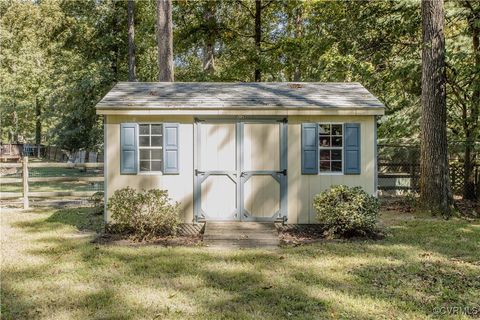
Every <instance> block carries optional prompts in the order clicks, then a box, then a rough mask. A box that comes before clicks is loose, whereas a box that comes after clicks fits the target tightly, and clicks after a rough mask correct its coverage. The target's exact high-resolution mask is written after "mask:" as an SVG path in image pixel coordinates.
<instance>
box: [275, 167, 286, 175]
mask: <svg viewBox="0 0 480 320" xmlns="http://www.w3.org/2000/svg"><path fill="white" fill-rule="evenodd" d="M277 174H283V175H284V176H286V175H287V169H283V170H282V171H277Z"/></svg>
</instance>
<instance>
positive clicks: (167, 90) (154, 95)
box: [96, 82, 384, 114]
mask: <svg viewBox="0 0 480 320" xmlns="http://www.w3.org/2000/svg"><path fill="white" fill-rule="evenodd" d="M96 108H97V113H99V114H119V113H120V114H127V112H126V111H128V114H155V113H157V114H166V113H167V112H166V111H168V113H170V114H175V113H176V114H188V113H191V114H195V113H199V112H200V111H206V112H208V111H213V112H215V111H224V112H225V111H226V112H234V111H235V110H237V111H239V112H240V111H246V110H252V111H263V112H266V111H267V112H268V110H277V111H279V112H277V113H276V114H279V113H285V112H286V111H291V112H290V114H294V113H298V112H301V111H309V110H310V111H315V110H316V111H322V110H323V111H327V112H332V111H346V112H348V111H359V110H369V111H370V113H369V114H383V112H384V105H383V104H382V103H381V102H380V101H379V100H378V99H377V98H376V97H375V96H373V95H372V94H371V93H370V92H369V91H368V90H367V89H365V87H363V86H362V85H361V84H360V83H356V82H351V83H318V82H315V83H314V82H308V83H306V82H301V83H291V82H253V83H215V82H119V83H118V84H116V85H115V86H114V87H113V88H112V90H110V91H109V92H108V93H107V95H106V96H105V97H104V98H103V99H102V100H101V101H100V102H99V103H98V104H97V106H96ZM188 110H190V111H188ZM161 111H163V113H162V112H161ZM295 111H297V112H295ZM159 112H160V113H159ZM331 114H338V112H333V113H331Z"/></svg>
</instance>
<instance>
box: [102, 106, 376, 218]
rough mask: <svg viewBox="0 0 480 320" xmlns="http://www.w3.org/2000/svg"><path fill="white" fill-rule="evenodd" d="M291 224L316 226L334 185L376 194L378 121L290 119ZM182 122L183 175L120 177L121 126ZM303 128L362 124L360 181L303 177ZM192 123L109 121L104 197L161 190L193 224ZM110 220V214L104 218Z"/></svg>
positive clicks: (358, 118)
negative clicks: (317, 206)
mask: <svg viewBox="0 0 480 320" xmlns="http://www.w3.org/2000/svg"><path fill="white" fill-rule="evenodd" d="M288 120H289V122H288V138H287V141H288V223H315V222H316V220H315V211H314V209H313V205H312V203H313V197H314V196H315V195H316V194H317V193H319V192H321V191H323V190H325V189H328V188H329V187H330V186H331V185H338V184H345V185H349V186H361V187H362V188H363V189H364V190H366V191H367V192H369V193H371V194H374V192H375V117H374V116H348V117H347V116H290V117H289V118H288ZM122 122H150V123H151V122H178V123H180V132H179V139H180V144H179V145H180V158H179V159H180V160H179V161H180V164H179V165H180V173H179V174H174V175H162V174H158V173H155V174H148V173H141V174H137V175H121V174H120V123H122ZM302 122H338V123H344V122H357V123H360V124H361V168H362V169H361V170H362V171H361V174H360V175H302V174H301V157H300V154H301V123H302ZM193 124H194V118H193V116H111V115H109V116H106V123H105V130H106V132H105V137H106V152H105V155H106V159H105V161H106V162H107V163H106V169H105V178H106V183H105V186H106V195H107V198H109V197H111V196H112V195H113V193H114V192H115V190H118V189H121V188H124V187H127V186H130V187H132V188H135V189H139V190H140V189H150V188H161V189H167V190H168V191H169V195H170V197H172V198H173V199H174V200H175V201H178V202H180V203H181V211H182V215H183V219H184V221H185V222H187V223H190V222H192V221H193V189H194V143H193V142H194V125H193ZM106 219H107V221H108V220H110V216H109V213H107V216H106Z"/></svg>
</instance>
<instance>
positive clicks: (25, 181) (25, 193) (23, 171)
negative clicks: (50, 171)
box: [0, 157, 103, 209]
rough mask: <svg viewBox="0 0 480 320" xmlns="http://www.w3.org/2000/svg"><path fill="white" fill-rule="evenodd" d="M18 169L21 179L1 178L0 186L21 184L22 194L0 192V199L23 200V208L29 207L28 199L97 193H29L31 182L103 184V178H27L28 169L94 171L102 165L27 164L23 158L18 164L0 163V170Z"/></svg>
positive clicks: (88, 195) (92, 192) (25, 158)
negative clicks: (78, 169) (79, 169)
mask: <svg viewBox="0 0 480 320" xmlns="http://www.w3.org/2000/svg"><path fill="white" fill-rule="evenodd" d="M12 168H13V169H15V170H18V169H20V175H21V177H20V178H18V177H1V178H0V181H1V184H2V185H3V184H12V183H21V184H22V192H0V199H1V200H6V199H18V198H22V199H23V208H24V209H28V208H29V207H30V200H29V199H30V198H55V197H70V196H71V197H90V196H92V195H93V194H95V193H97V192H99V191H41V192H31V191H29V183H32V182H79V181H84V182H103V176H91V177H81V176H80V177H79V176H62V177H45V176H44V177H29V169H30V168H82V169H85V170H87V169H94V168H103V163H101V162H96V163H91V162H90V163H88V162H87V163H61V162H30V163H29V162H28V157H23V159H22V162H20V163H0V169H2V170H4V171H6V170H8V169H12Z"/></svg>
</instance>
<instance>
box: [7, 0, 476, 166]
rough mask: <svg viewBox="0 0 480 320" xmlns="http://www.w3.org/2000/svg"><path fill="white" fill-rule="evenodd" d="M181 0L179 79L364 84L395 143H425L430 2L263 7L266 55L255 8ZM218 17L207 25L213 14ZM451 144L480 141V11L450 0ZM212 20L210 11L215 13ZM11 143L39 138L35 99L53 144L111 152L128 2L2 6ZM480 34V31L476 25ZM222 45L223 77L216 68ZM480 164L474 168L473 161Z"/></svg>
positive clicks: (151, 6) (138, 18) (147, 19)
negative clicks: (424, 49)
mask: <svg viewBox="0 0 480 320" xmlns="http://www.w3.org/2000/svg"><path fill="white" fill-rule="evenodd" d="M211 4H212V3H211V2H208V1H205V0H202V1H193V2H192V1H174V3H173V7H174V8H173V19H174V55H175V57H174V59H175V75H176V79H177V80H178V81H252V80H253V70H254V67H255V66H254V65H255V63H254V62H255V61H256V60H257V58H259V60H260V65H261V70H262V79H263V80H264V81H292V80H293V79H294V77H295V74H297V75H299V78H298V79H299V80H300V81H340V82H343V81H358V82H361V83H362V84H364V85H365V86H366V88H367V89H369V90H370V91H371V92H372V93H373V94H375V95H376V96H378V97H379V98H380V100H381V101H382V102H383V103H384V104H385V106H386V116H385V117H383V118H382V119H381V121H380V125H379V132H378V134H379V137H380V138H382V139H383V141H384V142H387V143H389V142H398V141H399V140H400V139H403V140H404V141H405V142H410V143H417V142H418V135H419V119H420V114H419V106H420V92H421V90H420V76H421V69H420V66H421V55H420V50H421V23H420V22H421V16H420V2H419V1H411V0H400V1H368V2H361V1H326V0H317V1H300V0H290V1H269V0H262V6H263V9H262V26H261V27H262V39H261V50H260V57H257V54H258V53H257V51H256V50H255V43H254V27H255V21H254V20H255V19H254V13H255V2H254V1H246V0H238V1H226V0H218V1H215V2H214V4H215V6H214V8H213V9H212V6H211ZM155 5H156V1H155V0H145V1H137V3H136V7H135V32H136V37H135V39H136V48H137V51H136V56H137V59H136V60H137V76H138V80H139V81H156V79H157V77H158V70H157V68H156V52H157V50H156V40H155V21H156V16H155ZM208 10H210V11H212V10H213V11H212V12H213V19H205V16H206V13H207V11H208ZM445 10H446V16H447V19H446V28H445V34H446V47H447V66H448V69H447V80H448V87H447V89H448V94H447V104H448V115H449V118H448V127H449V132H448V133H449V136H450V138H454V139H455V140H469V142H468V143H469V144H471V143H472V142H471V140H475V139H477V140H478V135H479V130H480V129H479V127H480V126H479V124H478V123H479V121H478V119H479V116H478V113H479V112H478V108H479V105H480V103H478V99H479V98H478V97H480V95H479V93H478V92H479V88H480V85H479V84H480V81H478V79H479V75H480V66H479V63H478V62H475V61H480V60H479V59H478V58H477V60H475V59H476V57H478V56H479V53H478V50H477V51H475V50H474V45H473V39H474V38H475V30H477V29H478V26H479V25H480V22H479V16H480V14H479V12H480V3H479V2H475V1H461V2H459V1H447V2H446V6H445ZM212 12H210V13H212ZM0 15H1V16H0V39H1V43H0V49H1V50H2V55H1V57H0V87H1V88H2V89H1V92H0V112H1V116H0V118H1V120H2V123H1V126H0V127H1V129H2V130H1V131H2V132H1V133H0V136H1V138H0V139H1V140H2V141H9V140H15V139H16V137H18V138H19V139H20V140H21V139H22V138H23V139H24V140H26V141H30V142H32V141H33V138H34V137H33V135H34V132H35V130H34V128H35V120H36V119H35V117H36V115H35V103H36V101H37V102H38V103H40V104H41V108H42V114H41V116H40V118H41V121H42V126H43V133H42V138H43V141H45V142H47V143H51V144H53V143H56V144H58V145H60V146H62V147H64V148H66V149H69V150H71V151H74V150H77V149H81V148H87V149H90V150H96V149H99V148H101V147H102V146H101V140H102V123H101V119H99V118H98V117H97V116H96V115H95V110H94V106H95V104H96V102H97V101H98V100H99V99H101V97H102V96H103V95H104V94H105V93H106V92H108V90H109V89H110V88H111V87H112V86H113V85H114V84H115V82H117V81H126V80H127V21H126V18H127V13H126V1H116V0H101V1H95V0H81V1H80V0H79V1H68V0H44V1H20V0H5V1H2V2H0ZM476 28H477V29H476ZM208 43H213V55H214V59H215V64H214V66H215V67H214V69H213V70H205V69H204V55H205V50H206V45H207V44H208ZM471 157H472V161H473V156H471Z"/></svg>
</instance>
